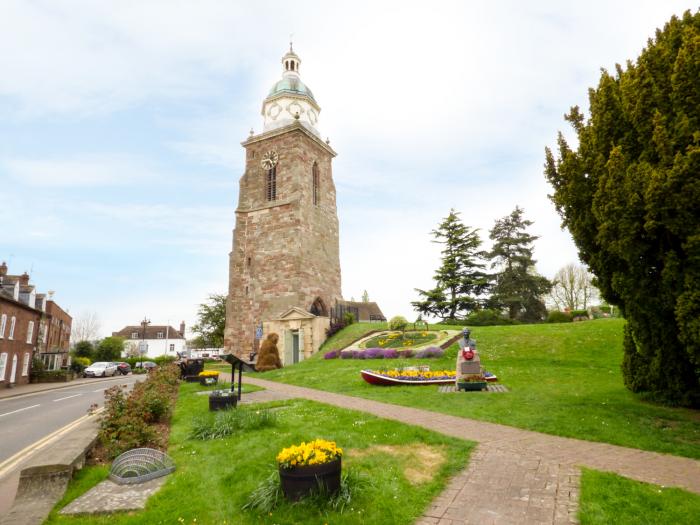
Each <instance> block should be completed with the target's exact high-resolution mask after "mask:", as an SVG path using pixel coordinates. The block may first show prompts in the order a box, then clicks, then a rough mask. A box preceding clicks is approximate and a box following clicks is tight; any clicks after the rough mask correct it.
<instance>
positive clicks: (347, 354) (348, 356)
mask: <svg viewBox="0 0 700 525" xmlns="http://www.w3.org/2000/svg"><path fill="white" fill-rule="evenodd" d="M354 353H355V350H343V351H342V352H340V358H341V359H352V358H353V357H354V356H353V354H354Z"/></svg>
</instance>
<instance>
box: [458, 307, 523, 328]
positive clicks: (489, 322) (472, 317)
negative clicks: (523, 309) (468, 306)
mask: <svg viewBox="0 0 700 525" xmlns="http://www.w3.org/2000/svg"><path fill="white" fill-rule="evenodd" d="M465 321H466V323H465V324H467V325H471V326H498V325H511V324H520V323H519V321H517V320H515V319H510V318H509V317H507V316H505V315H503V314H502V313H501V312H500V311H499V310H493V309H489V308H485V309H483V310H476V311H474V312H472V313H470V314H469V315H468V316H467V318H466V319H465Z"/></svg>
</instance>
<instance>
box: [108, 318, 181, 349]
mask: <svg viewBox="0 0 700 525" xmlns="http://www.w3.org/2000/svg"><path fill="white" fill-rule="evenodd" d="M112 335H113V336H117V337H122V338H124V339H125V340H126V343H125V344H124V353H125V355H126V356H127V357H138V356H140V355H141V354H142V352H141V349H145V352H144V353H143V357H149V358H154V357H158V356H162V355H168V356H173V357H177V354H178V353H183V352H185V351H186V346H187V345H186V341H185V322H184V321H183V322H181V323H180V329H179V330H177V329H175V328H173V327H172V326H169V325H148V326H146V328H145V329H144V325H143V324H141V325H130V326H126V327H124V328H122V329H121V330H119V331H118V332H112Z"/></svg>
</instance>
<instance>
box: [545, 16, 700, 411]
mask: <svg viewBox="0 0 700 525" xmlns="http://www.w3.org/2000/svg"><path fill="white" fill-rule="evenodd" d="M699 79H700V11H698V12H695V13H694V14H691V12H690V11H687V12H686V13H685V14H684V15H683V17H682V18H677V17H673V18H672V19H671V20H670V21H669V22H668V23H667V24H666V26H665V27H664V29H663V30H657V32H656V36H655V38H654V39H653V40H649V43H648V45H647V47H646V49H644V50H643V51H642V54H641V55H640V56H639V58H638V59H637V61H636V62H635V63H632V62H628V63H627V65H626V68H624V69H623V67H622V66H619V65H618V66H617V68H616V71H615V72H614V74H611V73H609V72H607V71H605V70H604V71H603V72H602V74H601V77H600V81H599V83H598V86H597V87H596V88H595V89H591V90H589V101H590V110H589V113H590V116H589V118H588V119H586V118H585V117H584V115H583V113H582V112H581V111H580V109H579V108H578V107H573V108H571V111H570V112H569V114H568V115H566V117H565V118H566V120H567V121H568V122H569V123H570V124H571V125H572V127H573V128H574V131H575V132H576V134H577V139H578V140H577V142H578V147H577V148H576V149H572V148H571V147H569V145H568V144H567V142H566V140H565V139H564V137H563V135H562V134H561V133H560V134H559V138H558V155H557V158H555V156H554V154H553V153H552V152H551V151H550V150H549V149H547V150H546V164H545V176H546V177H547V179H548V180H549V182H550V184H551V185H552V187H553V189H554V192H553V194H552V196H551V198H552V200H553V202H554V204H555V205H556V208H557V211H558V212H559V214H560V215H561V217H562V219H563V225H564V226H566V227H567V228H568V229H569V231H570V232H571V235H572V236H573V238H574V241H575V242H576V246H577V247H578V249H579V256H580V258H581V260H582V261H583V262H584V263H586V265H588V267H589V268H590V269H591V272H592V273H593V274H594V275H595V277H596V285H597V286H598V288H599V290H600V292H601V294H602V296H603V297H604V298H605V299H606V300H607V301H608V302H609V303H610V304H614V305H617V306H619V307H620V310H621V311H622V313H623V315H624V317H625V319H626V320H627V325H626V327H625V337H624V352H625V353H624V359H623V363H622V369H623V376H624V379H625V384H626V385H627V387H628V388H630V389H631V390H632V391H634V392H650V393H653V395H654V399H657V400H658V399H666V400H667V401H669V402H672V403H680V404H684V405H694V406H700V219H699V217H700V82H699Z"/></svg>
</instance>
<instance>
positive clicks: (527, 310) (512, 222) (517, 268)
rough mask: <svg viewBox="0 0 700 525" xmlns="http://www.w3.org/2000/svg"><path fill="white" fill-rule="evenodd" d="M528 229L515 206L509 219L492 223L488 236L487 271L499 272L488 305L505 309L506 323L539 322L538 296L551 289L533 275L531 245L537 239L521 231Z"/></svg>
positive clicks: (541, 314)
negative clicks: (494, 270) (508, 320)
mask: <svg viewBox="0 0 700 525" xmlns="http://www.w3.org/2000/svg"><path fill="white" fill-rule="evenodd" d="M531 225H532V221H529V220H526V219H524V218H523V210H522V209H521V208H519V207H518V206H516V207H515V209H514V210H513V211H512V212H511V214H510V215H506V216H505V217H503V218H502V219H499V220H497V221H496V224H495V225H494V227H493V229H492V230H491V232H490V235H489V238H490V239H491V240H492V241H493V247H492V248H491V252H490V253H489V256H490V258H491V259H492V260H493V262H492V263H491V268H497V269H498V270H499V272H498V273H497V274H496V275H495V284H494V287H493V294H492V295H491V299H490V305H491V306H493V307H494V308H498V309H506V310H507V311H508V317H509V318H510V319H518V320H521V321H528V322H534V321H541V320H542V319H544V317H545V316H546V315H547V308H546V307H545V305H544V302H543V301H542V296H544V295H545V294H547V293H549V291H550V290H551V288H552V283H550V282H549V280H547V279H546V278H545V277H542V276H541V275H538V274H537V272H536V271H535V262H536V261H535V260H534V259H533V258H532V251H533V246H532V243H533V242H534V241H535V240H537V239H538V238H539V237H537V236H535V235H530V234H529V233H527V232H526V231H525V230H526V229H527V228H528V227H529V226H531Z"/></svg>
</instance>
